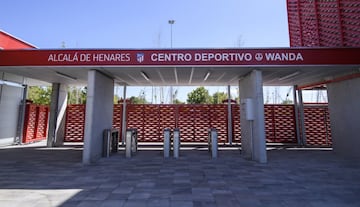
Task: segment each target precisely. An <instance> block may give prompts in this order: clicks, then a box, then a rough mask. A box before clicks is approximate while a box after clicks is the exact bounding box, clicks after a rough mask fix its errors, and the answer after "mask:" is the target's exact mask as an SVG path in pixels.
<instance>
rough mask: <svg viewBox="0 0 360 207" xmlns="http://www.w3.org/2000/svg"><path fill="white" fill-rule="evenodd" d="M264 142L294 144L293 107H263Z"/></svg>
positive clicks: (295, 140)
mask: <svg viewBox="0 0 360 207" xmlns="http://www.w3.org/2000/svg"><path fill="white" fill-rule="evenodd" d="M264 113H265V134H266V141H267V142H272V143H296V142H297V139H296V130H295V127H296V126H295V113H294V105H272V104H269V105H265V106H264Z"/></svg>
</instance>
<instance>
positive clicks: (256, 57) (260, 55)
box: [255, 53, 264, 61]
mask: <svg viewBox="0 0 360 207" xmlns="http://www.w3.org/2000/svg"><path fill="white" fill-rule="evenodd" d="M263 57H264V56H263V54H261V53H256V54H255V59H256V60H257V61H262V59H263Z"/></svg>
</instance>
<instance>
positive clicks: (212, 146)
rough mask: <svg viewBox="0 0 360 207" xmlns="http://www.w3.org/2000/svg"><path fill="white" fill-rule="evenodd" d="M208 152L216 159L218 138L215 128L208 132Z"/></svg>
mask: <svg viewBox="0 0 360 207" xmlns="http://www.w3.org/2000/svg"><path fill="white" fill-rule="evenodd" d="M208 134H209V135H208V150H209V152H210V153H211V157H212V158H213V159H214V158H217V154H218V142H217V141H218V137H217V131H216V129H215V128H211V129H209V130H208Z"/></svg>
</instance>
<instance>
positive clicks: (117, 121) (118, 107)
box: [113, 104, 123, 142]
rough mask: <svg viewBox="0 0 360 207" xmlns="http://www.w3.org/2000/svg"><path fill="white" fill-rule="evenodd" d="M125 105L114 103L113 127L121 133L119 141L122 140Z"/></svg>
mask: <svg viewBox="0 0 360 207" xmlns="http://www.w3.org/2000/svg"><path fill="white" fill-rule="evenodd" d="M122 113H123V105H122V104H114V114H113V128H115V129H118V130H119V133H120V137H119V142H121V140H122V136H121V135H122V115H123V114H122Z"/></svg>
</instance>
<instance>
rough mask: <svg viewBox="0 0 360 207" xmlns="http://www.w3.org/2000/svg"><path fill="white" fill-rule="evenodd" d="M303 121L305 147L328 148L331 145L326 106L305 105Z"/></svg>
mask: <svg viewBox="0 0 360 207" xmlns="http://www.w3.org/2000/svg"><path fill="white" fill-rule="evenodd" d="M304 119H305V120H304V122H305V130H306V143H307V145H314V146H330V145H331V144H332V140H331V129H330V116H329V109H328V107H327V105H319V104H316V105H309V104H306V105H305V106H304Z"/></svg>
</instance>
